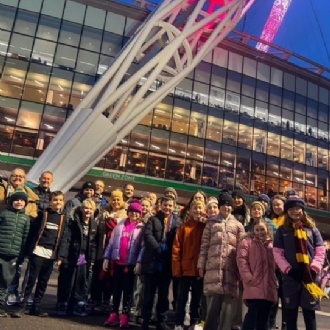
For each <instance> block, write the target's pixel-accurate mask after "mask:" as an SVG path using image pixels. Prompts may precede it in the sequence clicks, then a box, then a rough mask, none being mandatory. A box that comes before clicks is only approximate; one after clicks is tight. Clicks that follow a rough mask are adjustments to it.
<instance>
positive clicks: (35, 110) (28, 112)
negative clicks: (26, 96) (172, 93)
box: [16, 101, 44, 129]
mask: <svg viewBox="0 0 330 330" xmlns="http://www.w3.org/2000/svg"><path fill="white" fill-rule="evenodd" d="M43 108H44V106H43V104H36V103H32V102H26V101H23V102H22V104H21V107H20V110H19V113H18V117H17V122H16V124H17V125H18V126H21V127H26V128H32V129H39V126H40V120H41V115H42V112H43Z"/></svg>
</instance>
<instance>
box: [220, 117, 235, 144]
mask: <svg viewBox="0 0 330 330" xmlns="http://www.w3.org/2000/svg"><path fill="white" fill-rule="evenodd" d="M223 125H224V126H223V130H222V142H223V143H225V144H230V145H233V146H236V143H237V130H238V123H233V122H230V121H228V120H225V121H224V124H223Z"/></svg>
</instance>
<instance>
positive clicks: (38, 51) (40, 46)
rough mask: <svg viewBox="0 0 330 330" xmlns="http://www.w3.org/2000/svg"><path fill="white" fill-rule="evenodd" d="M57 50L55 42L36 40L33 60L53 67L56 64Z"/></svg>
mask: <svg viewBox="0 0 330 330" xmlns="http://www.w3.org/2000/svg"><path fill="white" fill-rule="evenodd" d="M55 48H56V44H55V43H54V42H50V41H45V40H41V39H35V43H34V47H33V52H32V60H34V62H38V63H43V64H46V65H49V66H51V65H52V64H53V62H54V54H55Z"/></svg>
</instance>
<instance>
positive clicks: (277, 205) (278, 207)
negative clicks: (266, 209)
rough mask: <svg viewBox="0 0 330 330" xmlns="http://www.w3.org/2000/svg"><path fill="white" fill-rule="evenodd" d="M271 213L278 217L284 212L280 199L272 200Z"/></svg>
mask: <svg viewBox="0 0 330 330" xmlns="http://www.w3.org/2000/svg"><path fill="white" fill-rule="evenodd" d="M273 211H274V213H275V214H276V215H277V216H280V215H282V214H283V212H284V202H283V201H282V200H280V199H274V200H273Z"/></svg>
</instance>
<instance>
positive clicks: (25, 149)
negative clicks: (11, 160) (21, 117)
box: [11, 127, 38, 157]
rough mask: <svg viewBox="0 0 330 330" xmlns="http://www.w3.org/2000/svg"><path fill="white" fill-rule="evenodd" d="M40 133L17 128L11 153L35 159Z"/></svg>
mask: <svg viewBox="0 0 330 330" xmlns="http://www.w3.org/2000/svg"><path fill="white" fill-rule="evenodd" d="M37 132H38V131H36V130H31V129H23V128H19V127H16V128H15V132H14V137H13V144H12V148H11V152H12V153H14V154H18V155H24V156H30V157H33V156H34V155H35V152H36V146H37V137H38V134H37Z"/></svg>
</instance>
